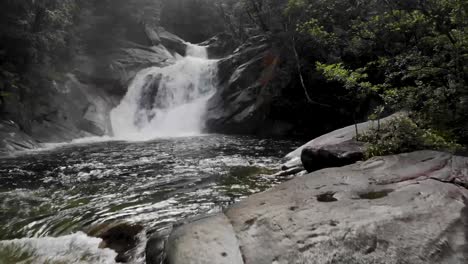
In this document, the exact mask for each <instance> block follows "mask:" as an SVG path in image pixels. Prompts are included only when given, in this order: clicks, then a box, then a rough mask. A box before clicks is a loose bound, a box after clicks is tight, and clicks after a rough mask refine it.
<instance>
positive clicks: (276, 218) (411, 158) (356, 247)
mask: <svg viewBox="0 0 468 264" xmlns="http://www.w3.org/2000/svg"><path fill="white" fill-rule="evenodd" d="M398 115H400V114H397V115H393V116H390V117H388V118H387V119H384V120H383V122H387V121H388V120H391V119H392V118H394V117H395V116H398ZM371 127H373V122H372V121H370V122H366V123H362V124H359V125H358V129H359V131H361V132H364V131H366V130H368V129H369V128H371ZM354 137H355V128H354V126H352V127H347V128H343V129H339V130H336V131H333V132H331V133H329V134H326V135H324V136H321V137H319V138H317V139H314V140H312V141H311V142H309V143H307V144H306V145H304V146H302V147H300V148H299V149H297V150H296V151H294V152H292V153H290V154H289V155H288V156H287V158H288V159H289V162H288V163H286V164H285V165H284V166H283V169H284V172H287V171H291V172H296V173H297V172H298V171H301V170H302V169H304V167H305V168H306V169H307V170H308V171H313V172H311V173H309V174H305V173H303V174H302V175H301V174H299V176H297V177H295V178H294V179H293V180H291V181H289V182H286V183H283V184H280V185H278V186H276V187H274V188H273V189H271V190H268V191H266V192H263V193H260V194H256V195H253V196H251V197H249V198H247V199H245V200H244V201H241V202H239V203H237V204H235V205H233V206H232V207H230V208H227V209H225V210H224V211H223V212H222V213H219V214H216V215H211V216H207V217H204V218H199V219H195V220H192V221H188V222H185V223H184V224H182V225H180V226H178V227H176V228H175V229H174V230H173V231H172V233H171V235H170V237H169V240H168V242H167V243H166V247H165V253H166V255H167V262H168V263H170V264H178V263H205V264H206V263H208V264H209V263H213V264H214V263H217V264H220V263H256V264H262V263H265V264H266V263H268V264H270V263H276V264H280V263H348V264H349V263H382V264H384V263H385V264H387V263H415V264H417V263H421V264H422V263H465V260H466V259H467V258H468V255H467V253H466V252H467V249H468V247H467V245H468V238H467V237H468V230H467V225H466V223H468V204H467V203H468V190H467V187H468V158H467V157H462V156H456V155H452V154H449V153H444V152H436V151H418V152H413V153H406V154H400V155H393V156H385V157H376V158H373V159H370V160H367V161H361V160H362V159H363V153H364V150H365V145H363V144H359V142H357V141H356V140H355V139H354ZM300 160H302V163H301V162H300ZM353 163H354V164H353ZM348 164H350V165H348ZM346 165H347V166H346ZM339 166H343V167H339ZM325 167H327V168H325ZM319 169H322V170H319ZM158 241H159V243H161V242H160V240H158ZM158 245H159V248H161V244H158ZM148 248H151V244H149V245H148ZM147 254H148V257H153V259H152V261H153V262H151V261H149V262H148V263H157V262H154V260H155V259H156V258H154V256H155V252H152V251H149V252H147ZM158 256H161V254H159V255H158Z"/></svg>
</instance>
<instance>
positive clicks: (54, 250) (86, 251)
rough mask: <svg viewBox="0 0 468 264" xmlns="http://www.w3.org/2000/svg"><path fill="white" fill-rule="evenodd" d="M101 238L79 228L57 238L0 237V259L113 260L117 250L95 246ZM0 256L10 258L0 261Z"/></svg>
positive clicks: (80, 263)
mask: <svg viewBox="0 0 468 264" xmlns="http://www.w3.org/2000/svg"><path fill="white" fill-rule="evenodd" d="M101 241H102V240H101V239H99V238H94V237H89V236H87V235H86V234H84V233H82V232H78V233H76V234H71V235H68V236H62V237H58V238H53V237H42V238H22V239H14V240H9V241H0V263H5V264H7V263H32V264H41V263H50V264H55V263H57V264H58V263H77V264H87V263H95V264H115V263H116V262H115V260H114V259H115V257H116V256H117V253H115V252H114V251H113V250H110V249H101V248H99V244H100V243H101ZM1 258H6V259H7V260H8V261H10V262H3V260H2V259H1ZM11 261H13V262H11Z"/></svg>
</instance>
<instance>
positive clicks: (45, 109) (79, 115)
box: [29, 74, 119, 142]
mask: <svg viewBox="0 0 468 264" xmlns="http://www.w3.org/2000/svg"><path fill="white" fill-rule="evenodd" d="M118 102H119V98H118V97H117V96H112V95H110V94H108V93H106V92H105V91H103V90H100V89H97V88H96V86H94V85H91V84H85V83H82V82H80V81H79V80H78V79H77V78H76V76H75V75H73V74H68V75H67V77H66V80H65V81H64V82H63V83H60V84H56V86H55V87H54V89H53V90H51V91H50V92H49V93H48V94H47V96H44V97H41V98H38V99H37V100H36V101H35V102H34V105H32V106H31V107H33V109H34V113H33V118H32V121H31V130H30V133H29V134H30V135H31V136H32V137H33V138H34V139H36V140H38V141H39V142H65V141H70V140H73V139H76V138H80V137H87V136H103V135H107V134H111V133H112V130H111V124H110V116H109V113H110V111H111V110H112V109H113V108H114V107H115V106H116V105H117V104H118Z"/></svg>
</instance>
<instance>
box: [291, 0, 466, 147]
mask: <svg viewBox="0 0 468 264" xmlns="http://www.w3.org/2000/svg"><path fill="white" fill-rule="evenodd" d="M288 12H290V14H294V15H295V16H297V18H298V21H297V24H298V27H297V28H298V30H297V33H298V34H300V35H301V36H302V37H303V38H304V39H306V40H308V41H309V42H310V43H312V44H311V48H312V49H311V50H309V52H310V53H311V54H314V53H316V55H315V56H314V57H315V59H316V62H315V68H316V69H317V71H318V72H319V73H321V74H322V76H323V77H324V78H325V79H327V80H328V81H331V82H335V83H340V84H341V85H342V86H343V88H344V89H346V90H355V91H354V92H353V93H351V95H352V96H355V97H356V99H357V100H356V102H355V105H356V108H359V103H358V102H359V101H360V100H364V98H368V97H369V96H374V97H375V96H377V97H378V98H379V100H380V101H381V104H382V105H384V106H385V108H386V110H387V111H398V110H400V109H406V110H409V111H412V112H414V113H416V114H417V116H418V117H419V118H420V119H421V123H424V125H425V126H427V127H431V128H433V129H435V130H442V131H450V132H451V133H453V134H455V135H456V137H457V138H458V139H460V141H461V142H464V143H468V34H466V32H467V30H468V2H467V1H463V0H444V1H438V0H427V1H384V0H373V1H359V0H357V1H342V0H331V1H324V0H290V1H289V5H288ZM329 36H333V38H332V39H333V41H329V40H328V41H327V39H330V37H329ZM317 50H321V51H324V52H322V53H317ZM310 67H313V66H312V65H311V66H310Z"/></svg>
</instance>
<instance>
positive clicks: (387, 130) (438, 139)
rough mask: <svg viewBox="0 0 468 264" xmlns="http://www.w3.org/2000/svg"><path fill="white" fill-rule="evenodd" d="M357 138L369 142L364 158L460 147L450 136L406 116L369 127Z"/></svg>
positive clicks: (449, 150)
mask: <svg viewBox="0 0 468 264" xmlns="http://www.w3.org/2000/svg"><path fill="white" fill-rule="evenodd" d="M358 140H359V141H363V142H367V143H369V145H368V148H367V150H366V153H365V156H366V158H372V157H375V156H384V155H391V154H399V153H406V152H413V151H417V150H427V149H429V150H441V151H448V152H454V151H456V150H458V149H460V148H461V146H460V145H458V144H457V143H456V141H455V140H454V139H452V138H451V136H449V135H446V134H444V133H442V132H440V131H435V130H434V129H430V128H424V127H422V126H420V125H418V123H417V122H415V121H414V120H413V119H411V118H409V117H406V116H405V117H398V118H395V119H393V120H391V121H389V122H388V123H386V124H385V125H383V126H382V127H381V128H380V129H377V128H375V129H371V130H370V131H368V132H367V133H364V134H363V135H361V136H359V139H358Z"/></svg>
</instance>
